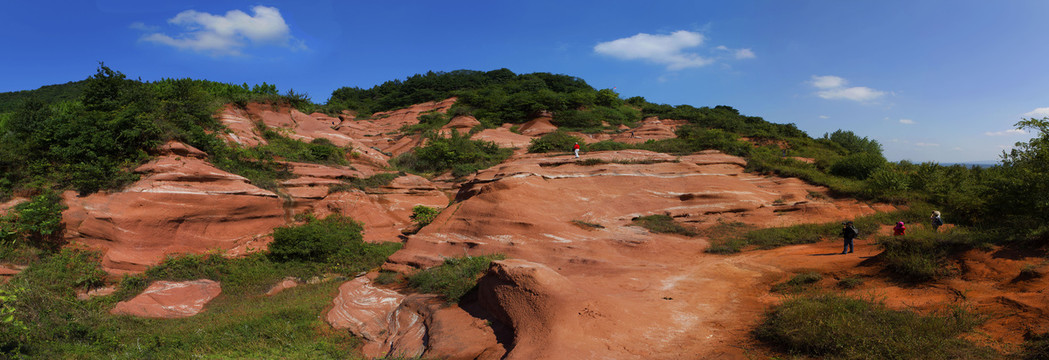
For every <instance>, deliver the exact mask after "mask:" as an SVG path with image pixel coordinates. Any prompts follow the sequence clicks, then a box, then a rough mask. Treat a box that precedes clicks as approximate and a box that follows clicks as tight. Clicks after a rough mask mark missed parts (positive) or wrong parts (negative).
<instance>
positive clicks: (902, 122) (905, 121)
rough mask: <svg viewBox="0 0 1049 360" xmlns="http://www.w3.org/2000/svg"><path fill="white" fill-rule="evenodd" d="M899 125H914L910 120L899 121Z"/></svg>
mask: <svg viewBox="0 0 1049 360" xmlns="http://www.w3.org/2000/svg"><path fill="white" fill-rule="evenodd" d="M900 124H904V125H914V124H915V123H914V120H911V119H900Z"/></svg>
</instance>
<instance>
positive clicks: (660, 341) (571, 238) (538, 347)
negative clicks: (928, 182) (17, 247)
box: [385, 150, 876, 359]
mask: <svg viewBox="0 0 1049 360" xmlns="http://www.w3.org/2000/svg"><path fill="white" fill-rule="evenodd" d="M587 157H588V158H593V159H599V160H603V163H598V164H596V165H592V166H584V165H583V164H581V163H579V162H577V161H576V160H575V158H574V157H573V156H558V157H547V156H545V155H532V154H530V155H524V156H520V157H518V158H514V159H511V160H509V161H507V162H505V163H503V164H501V165H498V166H495V167H493V168H490V169H488V170H484V171H481V172H480V173H479V174H477V176H476V177H475V179H474V180H473V181H472V182H469V183H466V184H463V186H462V188H461V190H460V192H459V194H458V195H457V201H456V202H455V203H453V204H452V205H450V207H449V210H446V211H444V212H442V213H441V214H440V215H439V216H438V217H437V218H436V219H435V220H434V221H433V222H432V223H431V224H430V225H429V226H426V227H425V228H423V229H422V230H421V231H420V232H419V233H418V234H416V235H413V236H411V237H410V238H409V239H408V241H407V243H406V244H405V247H404V249H402V250H401V251H399V252H397V253H395V254H394V255H393V256H392V257H391V258H390V262H389V263H387V264H386V265H385V266H386V268H388V269H393V270H399V271H406V272H407V271H411V270H410V269H411V268H414V267H429V266H433V265H436V264H439V263H440V262H441V261H442V260H443V258H442V256H462V255H463V254H464V253H468V254H489V253H503V254H506V255H507V256H508V257H509V258H512V259H519V260H523V261H527V262H530V263H534V264H527V263H517V262H516V261H517V260H515V261H514V262H510V263H501V264H502V265H500V266H501V267H502V268H505V269H504V270H505V271H506V272H507V274H505V275H500V277H503V278H509V279H515V280H513V281H510V283H511V284H510V285H507V286H508V287H507V288H506V289H507V290H506V291H502V292H495V293H494V294H493V295H492V296H491V297H488V299H494V300H491V301H488V303H487V305H486V306H485V308H487V309H489V311H490V312H492V313H493V316H494V317H495V318H496V319H500V320H499V321H500V322H508V324H507V325H508V326H512V327H513V328H514V331H515V332H516V333H517V334H518V335H517V336H516V337H515V340H514V341H513V342H514V344H515V345H514V346H513V347H512V349H511V350H510V353H509V354H510V356H511V357H513V358H532V357H534V356H538V357H541V358H667V359H675V358H702V357H704V356H710V357H718V356H726V355H725V354H721V353H711V352H710V351H711V350H709V349H710V348H711V347H714V346H720V344H724V343H726V342H729V341H735V340H733V339H738V338H739V337H740V336H743V335H745V333H746V331H747V330H748V328H747V327H746V326H745V324H747V323H748V321H751V320H750V319H753V317H754V316H757V314H758V313H760V309H762V308H763V306H764V305H763V304H762V303H761V302H760V301H759V300H757V299H758V296H757V294H758V293H759V291H758V290H757V288H756V287H759V286H761V285H759V284H761V277H762V276H764V275H763V274H765V271H767V270H762V269H761V268H760V266H759V265H755V264H750V263H736V262H733V261H725V259H724V258H721V257H713V256H704V255H703V250H704V249H705V248H706V247H707V245H708V244H707V242H706V241H705V240H704V239H701V238H688V237H684V236H680V235H669V234H653V233H650V232H649V231H647V230H645V229H643V228H640V227H637V226H633V225H632V223H631V219H632V218H634V217H637V216H645V215H653V214H669V215H671V216H673V217H674V218H675V219H676V220H678V221H681V222H684V223H686V224H689V225H692V226H696V227H706V226H712V225H716V224H718V223H721V222H736V221H739V222H744V223H747V224H752V225H756V226H761V227H766V226H785V225H792V224H799V223H821V222H827V221H835V220H841V219H847V218H852V217H855V216H860V215H865V214H871V213H873V212H875V211H876V210H875V208H872V207H871V206H869V205H866V204H862V203H859V202H855V201H842V200H830V199H824V198H819V199H808V198H807V196H809V193H810V192H815V193H824V192H826V189H824V188H821V187H818V186H813V185H809V184H806V183H804V182H802V181H800V180H798V179H783V178H773V177H764V176H758V175H753V174H749V173H745V172H743V167H744V166H745V161H744V160H743V159H741V158H738V157H734V156H728V155H724V154H721V153H718V152H714V151H712V152H705V153H701V154H696V155H690V156H682V157H675V156H671V155H666V154H659V153H653V152H648V151H640V150H629V151H616V152H596V153H591V154H588V155H587ZM574 221H583V222H589V223H595V224H599V225H601V226H603V228H596V229H584V228H582V227H579V226H576V225H575V224H574ZM509 265H514V266H513V267H510V266H509ZM510 268H513V269H516V270H514V271H520V272H521V274H526V273H530V272H534V273H535V274H534V275H529V276H532V277H537V279H530V278H529V277H527V276H526V277H523V278H518V276H519V275H513V274H516V273H512V272H511V271H510ZM547 269H548V270H549V271H547ZM498 271H503V270H498ZM521 276H523V275H521ZM521 279H524V280H521ZM541 279H545V280H541ZM508 281H509V280H508ZM497 288H498V287H497ZM761 291H764V290H761ZM484 294H485V293H484V292H483V291H482V292H481V293H479V296H482V297H484V296H486V295H484ZM544 294H545V295H544ZM583 294H585V296H584V295H583ZM498 309H505V310H498ZM500 311H501V312H503V313H505V314H503V315H500ZM515 314H516V315H515ZM525 314H530V315H525ZM527 319H531V320H527ZM544 334H550V335H549V337H550V339H548V340H544V339H546V338H544V337H543V336H545V335H544ZM573 334H585V336H581V335H573ZM533 336H534V337H536V338H538V339H539V340H537V341H532V340H530V339H528V338H530V337H533ZM517 354H520V355H517Z"/></svg>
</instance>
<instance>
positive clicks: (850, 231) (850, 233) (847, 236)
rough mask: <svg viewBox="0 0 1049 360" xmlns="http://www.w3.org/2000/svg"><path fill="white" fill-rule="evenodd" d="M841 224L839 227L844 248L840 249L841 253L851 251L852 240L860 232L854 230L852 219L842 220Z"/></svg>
mask: <svg viewBox="0 0 1049 360" xmlns="http://www.w3.org/2000/svg"><path fill="white" fill-rule="evenodd" d="M842 225H843V226H842V227H841V238H842V239H843V240H845V249H842V250H841V253H842V254H845V253H851V252H852V250H853V246H852V240H853V239H855V238H856V236H858V235H859V234H860V232H859V231H857V230H856V227H855V226H852V221H847V222H844V223H842Z"/></svg>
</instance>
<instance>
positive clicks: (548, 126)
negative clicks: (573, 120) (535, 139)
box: [520, 116, 557, 136]
mask: <svg viewBox="0 0 1049 360" xmlns="http://www.w3.org/2000/svg"><path fill="white" fill-rule="evenodd" d="M551 120H553V117H550V116H540V117H538V118H535V119H532V120H531V121H529V122H526V123H524V124H521V128H520V131H521V134H523V135H528V136H543V135H546V134H549V133H552V132H554V131H557V126H554V124H552V123H551V122H550V121H551Z"/></svg>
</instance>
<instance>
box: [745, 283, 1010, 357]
mask: <svg viewBox="0 0 1049 360" xmlns="http://www.w3.org/2000/svg"><path fill="white" fill-rule="evenodd" d="M979 322H980V320H979V318H978V317H977V316H975V315H974V314H972V313H970V312H968V311H966V310H964V309H961V308H954V309H950V310H947V311H944V312H942V313H940V314H931V315H919V314H917V313H914V312H910V311H901V310H892V309H889V308H887V307H885V305H884V304H882V303H878V302H872V301H867V300H859V299H852V298H847V297H843V296H839V295H829V294H815V295H808V296H801V297H796V298H792V299H789V300H787V301H784V302H783V303H782V304H780V305H778V306H776V307H774V308H772V309H771V310H770V311H769V312H767V313H766V314H765V316H764V319H763V321H762V323H761V325H759V326H758V328H757V329H755V330H754V335H755V337H756V338H758V339H759V340H761V341H763V342H765V343H766V344H769V345H771V346H773V347H775V348H777V349H778V350H780V351H783V352H786V353H788V354H791V355H802V356H811V357H816V358H823V359H978V358H990V355H991V353H990V350H988V349H983V348H979V347H977V346H976V345H973V344H971V343H969V342H968V341H966V340H963V339H960V338H959V336H960V335H961V334H963V333H965V332H967V331H970V330H971V329H972V328H973V327H974V326H976V325H977V324H979Z"/></svg>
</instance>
